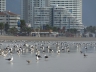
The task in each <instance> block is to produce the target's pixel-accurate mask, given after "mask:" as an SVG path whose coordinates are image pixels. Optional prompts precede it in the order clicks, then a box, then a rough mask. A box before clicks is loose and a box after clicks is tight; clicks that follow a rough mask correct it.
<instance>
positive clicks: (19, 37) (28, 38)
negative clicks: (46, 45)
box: [0, 36, 96, 41]
mask: <svg viewBox="0 0 96 72" xmlns="http://www.w3.org/2000/svg"><path fill="white" fill-rule="evenodd" d="M0 40H33V41H96V38H92V37H87V38H84V37H83V38H81V37H31V36H0Z"/></svg>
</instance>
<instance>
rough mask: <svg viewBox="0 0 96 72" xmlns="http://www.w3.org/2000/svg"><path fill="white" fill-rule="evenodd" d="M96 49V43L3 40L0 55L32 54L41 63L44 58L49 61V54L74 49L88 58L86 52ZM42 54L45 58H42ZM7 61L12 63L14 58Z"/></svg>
mask: <svg viewBox="0 0 96 72" xmlns="http://www.w3.org/2000/svg"><path fill="white" fill-rule="evenodd" d="M95 47H96V43H95V42H70V41H68V42H67V41H25V40H13V41H11V40H1V41H0V55H1V56H4V57H6V56H7V55H10V56H12V54H14V53H16V54H17V55H21V54H22V53H26V52H31V53H34V54H35V56H36V61H39V60H40V59H41V58H42V57H44V58H45V60H47V59H48V58H49V56H48V55H46V54H47V53H57V54H60V53H70V52H71V51H72V49H76V50H79V51H80V53H81V54H83V56H84V57H86V56H87V55H86V54H85V53H86V51H87V50H88V49H90V48H94V49H95ZM40 53H42V54H44V56H41V54H40ZM5 60H8V61H9V62H12V61H13V56H12V57H10V58H8V59H5ZM26 62H27V63H28V64H29V63H31V60H26Z"/></svg>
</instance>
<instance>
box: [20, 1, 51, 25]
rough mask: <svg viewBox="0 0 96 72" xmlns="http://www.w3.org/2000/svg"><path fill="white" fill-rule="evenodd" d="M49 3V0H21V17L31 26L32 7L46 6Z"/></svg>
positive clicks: (32, 19)
mask: <svg viewBox="0 0 96 72" xmlns="http://www.w3.org/2000/svg"><path fill="white" fill-rule="evenodd" d="M49 3H50V2H49V0H21V19H24V20H25V21H26V23H31V26H32V27H33V21H34V18H33V15H34V12H33V11H34V7H47V6H49V5H50V4H49Z"/></svg>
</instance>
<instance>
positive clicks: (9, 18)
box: [0, 11, 20, 28]
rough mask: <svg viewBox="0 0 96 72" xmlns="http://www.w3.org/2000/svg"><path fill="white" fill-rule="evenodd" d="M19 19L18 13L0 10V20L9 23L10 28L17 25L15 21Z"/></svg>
mask: <svg viewBox="0 0 96 72" xmlns="http://www.w3.org/2000/svg"><path fill="white" fill-rule="evenodd" d="M19 20H20V15H17V14H15V13H12V12H10V11H3V12H0V22H2V23H4V24H5V23H7V24H9V26H10V28H12V27H16V28H17V27H18V26H17V22H18V21H19Z"/></svg>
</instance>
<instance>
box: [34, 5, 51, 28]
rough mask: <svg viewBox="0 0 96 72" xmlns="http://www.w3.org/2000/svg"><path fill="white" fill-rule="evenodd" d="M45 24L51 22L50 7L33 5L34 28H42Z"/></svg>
mask: <svg viewBox="0 0 96 72" xmlns="http://www.w3.org/2000/svg"><path fill="white" fill-rule="evenodd" d="M46 24H48V25H51V24H52V7H35V8H34V28H37V27H40V28H42V27H43V25H46Z"/></svg>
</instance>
